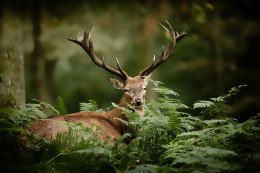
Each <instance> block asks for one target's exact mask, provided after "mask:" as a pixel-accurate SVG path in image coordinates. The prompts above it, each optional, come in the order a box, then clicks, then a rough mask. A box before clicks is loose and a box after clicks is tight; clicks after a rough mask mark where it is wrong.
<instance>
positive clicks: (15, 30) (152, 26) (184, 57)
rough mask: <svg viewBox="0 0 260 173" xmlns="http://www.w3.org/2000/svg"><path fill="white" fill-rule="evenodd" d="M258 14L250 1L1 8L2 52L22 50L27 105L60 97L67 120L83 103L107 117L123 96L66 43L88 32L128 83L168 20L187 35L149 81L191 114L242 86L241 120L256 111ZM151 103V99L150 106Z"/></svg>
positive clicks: (17, 2) (11, 4)
mask: <svg viewBox="0 0 260 173" xmlns="http://www.w3.org/2000/svg"><path fill="white" fill-rule="evenodd" d="M258 11H259V9H257V3H256V2H254V1H251V0H237V1H206V0H195V1H155V0H154V1H148V0H146V1H145V0H144V1H141V0H139V1H131V2H130V1H118V2H117V1H105V2H103V1H101V0H96V1H94V2H92V1H87V0H78V1H69V0H63V1H51V0H45V1H44V0H37V1H36V0H35V1H33V0H27V1H23V0H12V1H11V0H9V1H8V0H2V1H1V2H0V19H1V20H0V21H1V22H0V36H1V46H2V49H3V50H4V49H7V48H8V47H10V46H11V47H15V48H21V49H22V50H23V53H24V61H25V82H26V83H25V86H26V102H27V103H30V102H32V99H38V100H41V101H45V102H49V103H51V104H53V103H54V101H55V99H56V98H57V96H61V97H62V98H63V99H64V101H65V104H66V106H67V108H68V110H69V112H76V111H79V103H80V102H87V101H88V100H96V101H97V102H98V104H99V105H100V107H101V108H104V109H105V108H106V107H108V106H110V105H111V102H116V103H117V102H118V101H119V99H120V96H121V94H122V93H120V91H117V90H115V89H113V88H112V86H111V85H110V83H109V81H108V80H107V77H108V76H110V74H108V73H107V72H105V71H104V70H102V69H100V68H98V67H96V66H95V65H94V64H93V63H92V61H90V58H89V57H88V56H87V55H86V54H85V53H84V51H83V50H82V49H81V48H80V47H79V46H77V45H75V44H73V43H71V42H69V41H67V37H68V36H69V37H73V38H74V37H76V35H77V34H78V33H79V32H81V33H83V32H84V30H85V28H86V26H88V25H90V24H93V28H92V35H91V36H92V40H93V42H94V47H95V51H96V52H97V54H98V55H100V57H102V56H103V55H104V56H105V60H106V62H107V64H109V65H111V66H114V65H115V57H117V58H118V59H119V61H120V63H121V65H122V66H123V68H124V69H125V70H126V71H127V72H128V73H129V75H131V76H134V75H137V74H138V73H139V71H140V70H142V69H143V68H145V67H146V66H148V65H149V64H150V63H151V61H152V58H153V54H156V55H159V54H160V51H161V48H162V46H163V45H167V43H168V42H169V40H167V37H166V35H165V32H164V30H163V29H162V28H161V27H160V26H159V23H160V22H162V23H163V21H164V20H167V21H169V22H170V23H171V24H172V25H173V27H174V29H175V30H177V31H179V32H181V31H183V30H185V31H186V32H188V33H189V35H188V36H187V37H186V38H185V39H183V40H182V41H181V42H180V43H178V45H177V48H176V51H175V52H174V54H173V55H172V56H171V58H170V60H169V61H167V62H166V63H165V64H163V65H162V66H161V67H159V68H158V69H157V70H156V71H155V72H154V73H153V76H152V78H153V80H159V81H162V82H163V83H165V86H166V87H168V88H171V89H173V90H174V91H176V92H178V93H179V94H180V97H179V99H180V100H181V101H182V102H183V103H184V104H186V105H188V106H190V107H192V105H193V103H194V102H195V101H197V100H203V99H209V98H211V97H217V96H219V95H222V94H225V93H227V91H228V90H229V89H230V88H231V87H235V86H238V85H243V84H246V85H248V86H247V87H246V88H244V89H242V91H241V93H240V94H239V95H238V96H235V97H234V98H233V100H231V104H232V105H233V111H232V112H230V114H231V115H232V116H236V118H239V119H240V120H245V119H247V118H249V117H250V116H253V115H255V114H256V113H259V109H260V97H259V95H260V94H259V88H260V87H259V84H260V80H259V79H260V69H259V63H258V62H257V59H258V51H259V43H258V42H259V39H260V33H259V31H260V23H259V17H258V16H259V15H258V14H257V13H258ZM155 98H156V95H154V93H153V92H152V91H151V92H150V91H149V95H148V100H149V99H155Z"/></svg>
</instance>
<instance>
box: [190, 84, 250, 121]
mask: <svg viewBox="0 0 260 173" xmlns="http://www.w3.org/2000/svg"><path fill="white" fill-rule="evenodd" d="M243 87H246V85H240V86H238V87H233V88H231V89H230V90H229V92H228V93H227V94H226V95H223V96H219V97H217V98H210V100H200V101H197V102H196V103H194V105H193V108H194V109H198V108H200V109H202V111H201V115H202V116H203V117H204V118H206V119H211V118H220V117H227V116H228V114H229V112H230V111H231V106H230V105H229V104H228V102H229V99H230V98H232V97H233V96H235V95H236V94H237V93H238V92H239V91H240V89H241V88H243Z"/></svg>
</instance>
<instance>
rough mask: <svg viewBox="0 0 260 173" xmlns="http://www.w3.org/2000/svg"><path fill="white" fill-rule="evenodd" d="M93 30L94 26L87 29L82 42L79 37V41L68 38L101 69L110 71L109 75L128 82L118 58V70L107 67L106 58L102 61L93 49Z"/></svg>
mask: <svg viewBox="0 0 260 173" xmlns="http://www.w3.org/2000/svg"><path fill="white" fill-rule="evenodd" d="M91 28H92V25H91V26H89V27H87V29H86V31H85V33H84V36H83V39H82V40H81V39H80V37H79V36H77V39H71V38H68V40H69V41H72V42H74V43H76V44H78V45H80V46H81V47H82V48H83V49H84V50H85V52H86V53H87V54H88V55H89V57H90V58H91V60H92V61H93V62H94V63H95V64H96V65H97V66H99V67H101V68H103V69H105V70H106V71H108V72H109V73H111V74H113V75H115V76H118V77H119V78H121V79H122V80H124V81H125V80H126V79H127V77H128V75H127V73H126V72H125V71H124V70H123V69H122V68H121V66H120V64H119V61H118V59H117V58H116V64H117V68H118V70H116V69H114V68H112V67H110V66H107V65H106V64H105V62H104V57H103V59H102V60H100V59H99V58H98V57H97V55H96V54H95V52H94V48H93V43H92V41H91V39H90V30H91Z"/></svg>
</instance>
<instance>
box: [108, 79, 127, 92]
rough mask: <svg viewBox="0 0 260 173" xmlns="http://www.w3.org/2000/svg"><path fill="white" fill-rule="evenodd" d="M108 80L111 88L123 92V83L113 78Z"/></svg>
mask: <svg viewBox="0 0 260 173" xmlns="http://www.w3.org/2000/svg"><path fill="white" fill-rule="evenodd" d="M109 80H110V82H111V84H112V86H113V87H114V88H115V89H120V90H123V89H124V83H123V82H121V81H119V80H117V79H115V78H111V77H109Z"/></svg>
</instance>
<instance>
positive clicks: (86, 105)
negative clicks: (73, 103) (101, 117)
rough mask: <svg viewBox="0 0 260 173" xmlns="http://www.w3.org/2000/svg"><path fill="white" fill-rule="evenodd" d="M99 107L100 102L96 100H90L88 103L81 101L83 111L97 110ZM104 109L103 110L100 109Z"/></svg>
mask: <svg viewBox="0 0 260 173" xmlns="http://www.w3.org/2000/svg"><path fill="white" fill-rule="evenodd" d="M97 110H99V109H98V104H97V102H96V101H94V100H89V102H88V103H80V111H81V112H88V111H97ZM99 111H102V110H99Z"/></svg>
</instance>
